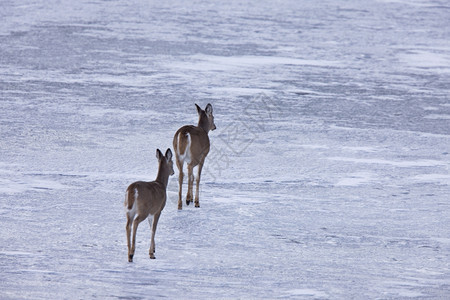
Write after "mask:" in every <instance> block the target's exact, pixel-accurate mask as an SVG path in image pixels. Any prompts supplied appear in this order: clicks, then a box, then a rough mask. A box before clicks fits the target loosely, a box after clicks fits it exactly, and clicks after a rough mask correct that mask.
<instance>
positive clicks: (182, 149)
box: [173, 104, 216, 209]
mask: <svg viewBox="0 0 450 300" xmlns="http://www.w3.org/2000/svg"><path fill="white" fill-rule="evenodd" d="M196 107H197V112H198V115H199V120H198V126H193V125H186V126H183V127H181V128H180V129H178V130H177V132H176V133H175V136H174V138H173V148H174V151H175V158H176V163H177V167H178V170H179V172H180V174H179V177H178V184H179V192H178V209H182V201H181V198H182V186H183V177H184V174H183V165H184V161H185V160H187V159H188V158H189V159H190V161H189V160H188V161H187V169H188V192H187V195H186V204H187V205H189V203H190V202H192V198H193V197H192V192H193V188H192V186H193V182H194V175H193V168H194V167H196V166H198V174H197V182H196V193H195V201H194V202H195V207H200V203H199V185H200V176H201V172H202V168H203V164H204V162H205V159H206V156H207V155H208V153H209V149H210V142H209V137H208V132H209V131H210V130H215V129H216V125H215V124H214V116H213V114H212V106H211V104H208V105H207V106H206V108H205V110H202V109H201V108H200V107H199V106H198V105H197V104H196ZM189 138H190V147H189V148H188V146H189Z"/></svg>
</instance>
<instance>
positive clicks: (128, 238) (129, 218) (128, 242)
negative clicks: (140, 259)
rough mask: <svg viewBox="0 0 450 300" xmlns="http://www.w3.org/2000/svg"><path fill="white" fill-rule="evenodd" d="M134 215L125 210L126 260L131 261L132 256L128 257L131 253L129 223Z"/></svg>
mask: <svg viewBox="0 0 450 300" xmlns="http://www.w3.org/2000/svg"><path fill="white" fill-rule="evenodd" d="M133 218H134V215H131V214H130V213H129V212H127V226H126V229H127V246H128V261H129V262H132V261H133V256H131V257H130V254H131V223H132V222H133Z"/></svg>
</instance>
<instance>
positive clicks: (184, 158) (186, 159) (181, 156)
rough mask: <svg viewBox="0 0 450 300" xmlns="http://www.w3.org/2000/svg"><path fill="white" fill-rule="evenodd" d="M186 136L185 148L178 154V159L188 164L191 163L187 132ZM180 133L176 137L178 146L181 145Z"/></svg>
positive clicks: (189, 142) (189, 138)
mask: <svg viewBox="0 0 450 300" xmlns="http://www.w3.org/2000/svg"><path fill="white" fill-rule="evenodd" d="M186 135H187V146H186V150H185V152H184V153H178V157H179V159H180V160H181V161H182V162H186V163H190V162H191V135H190V134H189V132H187V133H186ZM180 142H181V133H180V134H179V135H178V145H180V144H181V143H180Z"/></svg>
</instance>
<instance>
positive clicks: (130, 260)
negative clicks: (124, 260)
mask: <svg viewBox="0 0 450 300" xmlns="http://www.w3.org/2000/svg"><path fill="white" fill-rule="evenodd" d="M128 262H133V254H130V255H128Z"/></svg>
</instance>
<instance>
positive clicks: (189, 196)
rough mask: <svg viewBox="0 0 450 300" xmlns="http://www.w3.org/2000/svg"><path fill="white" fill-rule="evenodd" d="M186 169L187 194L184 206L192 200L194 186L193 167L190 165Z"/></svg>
mask: <svg viewBox="0 0 450 300" xmlns="http://www.w3.org/2000/svg"><path fill="white" fill-rule="evenodd" d="M187 168H188V192H187V195H186V205H189V203H191V202H192V200H193V197H192V194H193V193H192V190H193V187H192V186H193V185H194V166H193V165H192V164H188V166H187Z"/></svg>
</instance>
